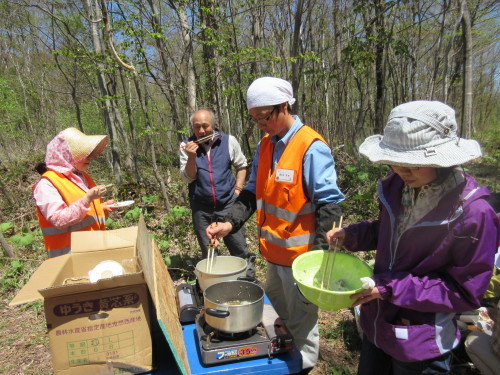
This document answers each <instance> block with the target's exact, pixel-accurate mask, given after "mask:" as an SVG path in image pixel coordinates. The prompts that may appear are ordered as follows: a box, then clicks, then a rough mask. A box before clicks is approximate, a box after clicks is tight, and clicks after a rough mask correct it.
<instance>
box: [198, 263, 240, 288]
mask: <svg viewBox="0 0 500 375" xmlns="http://www.w3.org/2000/svg"><path fill="white" fill-rule="evenodd" d="M246 272H247V261H246V259H243V258H240V257H234V256H216V257H214V258H213V264H212V267H211V269H210V270H207V259H202V260H200V261H199V262H198V263H197V264H196V268H195V270H194V273H195V275H196V277H197V279H198V284H200V288H201V290H202V291H204V290H205V289H207V288H208V287H209V286H210V285H213V284H217V283H220V282H221V281H228V280H237V279H238V278H239V277H245V276H246Z"/></svg>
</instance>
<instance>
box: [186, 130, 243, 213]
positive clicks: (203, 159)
mask: <svg viewBox="0 0 500 375" xmlns="http://www.w3.org/2000/svg"><path fill="white" fill-rule="evenodd" d="M194 140H196V137H195V136H192V137H191V138H189V139H188V140H187V142H190V141H194ZM196 153H197V155H196V167H197V169H198V172H197V174H196V180H195V181H193V182H191V183H190V184H189V199H190V201H196V202H199V203H203V204H206V205H210V206H213V207H214V208H222V207H223V206H224V205H225V204H226V203H227V202H228V201H229V200H230V199H231V197H232V196H233V194H234V185H235V179H234V176H233V172H232V169H231V165H232V163H231V156H230V154H229V135H227V134H224V133H220V136H219V137H217V138H215V139H214V141H213V142H212V146H211V150H210V158H208V155H207V152H206V151H205V148H204V147H203V146H201V145H200V147H199V148H198V150H197V152H196Z"/></svg>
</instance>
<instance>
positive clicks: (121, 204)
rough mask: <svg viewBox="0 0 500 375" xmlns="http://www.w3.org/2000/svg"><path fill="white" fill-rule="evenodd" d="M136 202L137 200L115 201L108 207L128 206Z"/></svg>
mask: <svg viewBox="0 0 500 375" xmlns="http://www.w3.org/2000/svg"><path fill="white" fill-rule="evenodd" d="M134 203H135V201H122V202H115V203H113V204H111V205H109V206H108V207H111V208H120V207H127V206H130V205H133V204H134Z"/></svg>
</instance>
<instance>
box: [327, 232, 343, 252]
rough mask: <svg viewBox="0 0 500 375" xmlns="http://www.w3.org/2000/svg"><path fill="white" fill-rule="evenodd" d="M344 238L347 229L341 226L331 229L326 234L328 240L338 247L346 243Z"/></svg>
mask: <svg viewBox="0 0 500 375" xmlns="http://www.w3.org/2000/svg"><path fill="white" fill-rule="evenodd" d="M344 238H345V230H343V229H340V228H336V229H334V230H330V231H328V233H327V234H326V239H327V240H328V242H329V243H332V244H334V245H335V247H337V248H339V247H342V245H343V243H344Z"/></svg>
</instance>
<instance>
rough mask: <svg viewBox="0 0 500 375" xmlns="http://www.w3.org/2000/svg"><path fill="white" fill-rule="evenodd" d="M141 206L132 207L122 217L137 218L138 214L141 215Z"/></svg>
mask: <svg viewBox="0 0 500 375" xmlns="http://www.w3.org/2000/svg"><path fill="white" fill-rule="evenodd" d="M141 212H142V211H141V208H140V207H134V208H133V209H131V210H129V211H127V213H126V214H125V216H124V218H125V219H133V220H138V219H139V216H140V215H141Z"/></svg>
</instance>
